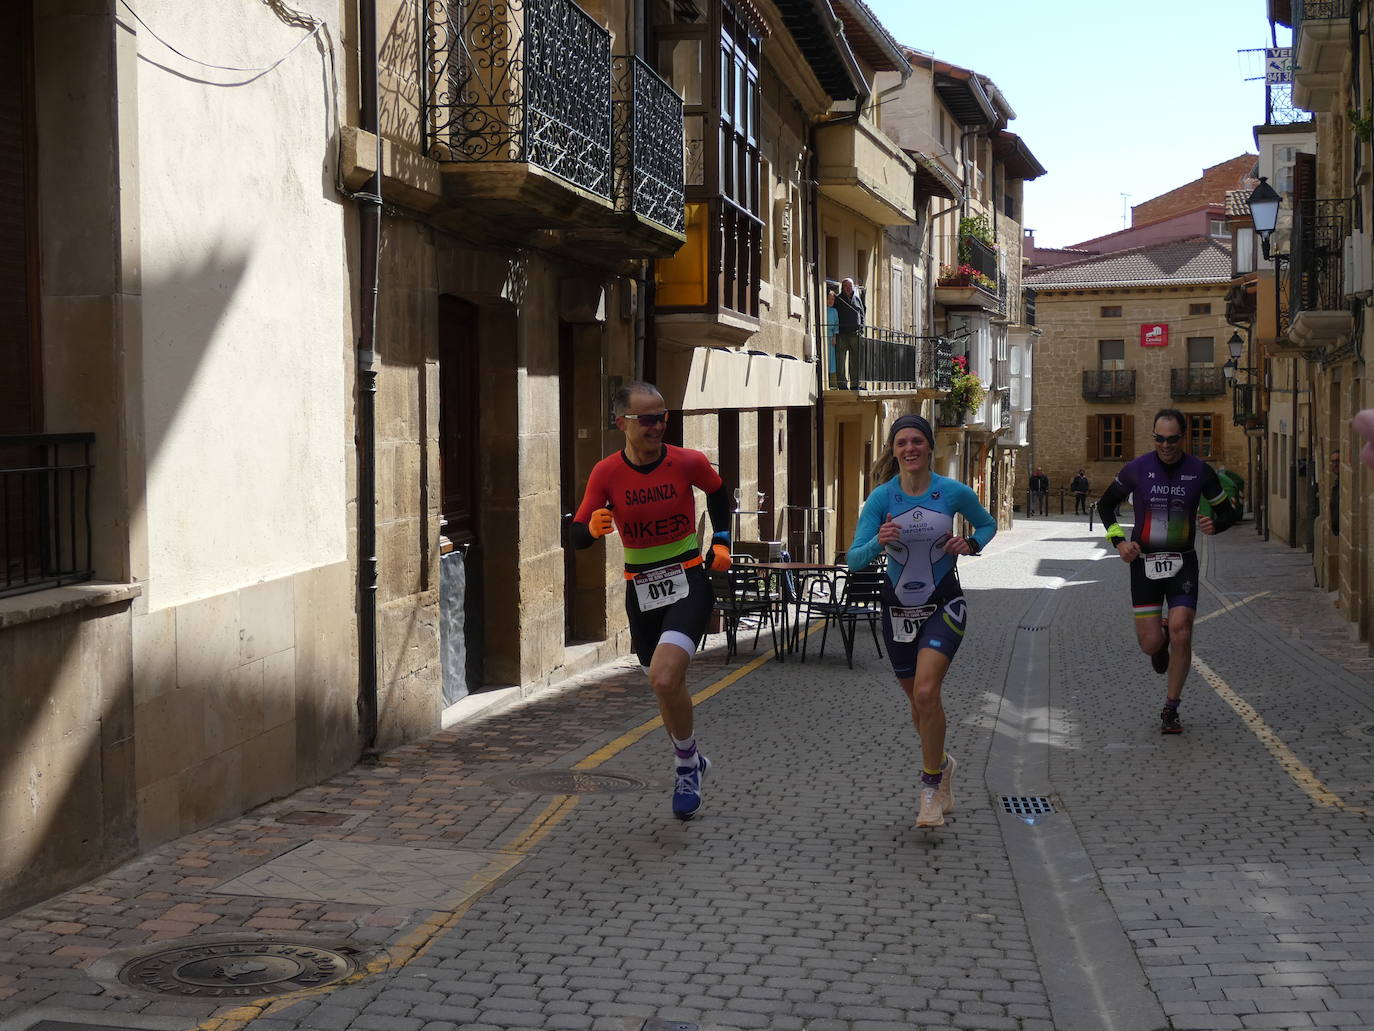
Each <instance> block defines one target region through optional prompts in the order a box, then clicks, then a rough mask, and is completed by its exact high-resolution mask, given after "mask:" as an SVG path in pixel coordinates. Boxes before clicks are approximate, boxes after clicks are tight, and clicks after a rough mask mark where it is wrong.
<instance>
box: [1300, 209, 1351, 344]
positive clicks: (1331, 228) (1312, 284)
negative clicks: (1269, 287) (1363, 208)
mask: <svg viewBox="0 0 1374 1031" xmlns="http://www.w3.org/2000/svg"><path fill="white" fill-rule="evenodd" d="M1350 207H1351V202H1350V201H1349V200H1348V199H1345V198H1342V199H1339V200H1303V201H1299V202H1298V203H1297V204H1296V205H1295V210H1294V212H1293V237H1292V242H1291V250H1290V253H1289V256H1288V264H1289V268H1288V288H1289V290H1290V292H1291V296H1290V298H1289V303H1288V309H1289V312H1290V313H1291V314H1292V316H1294V317H1296V316H1297V315H1298V314H1299V313H1300V312H1313V311H1340V310H1342V309H1344V308H1346V307H1347V305H1346V302H1345V296H1344V289H1343V280H1342V277H1343V274H1344V270H1343V268H1342V257H1343V255H1344V247H1345V238H1346V236H1347V235H1349V233H1350Z"/></svg>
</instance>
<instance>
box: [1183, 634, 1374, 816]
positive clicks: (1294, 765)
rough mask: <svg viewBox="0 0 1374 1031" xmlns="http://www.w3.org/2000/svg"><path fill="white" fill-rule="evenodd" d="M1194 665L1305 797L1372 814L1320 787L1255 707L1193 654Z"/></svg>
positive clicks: (1321, 804)
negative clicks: (1304, 793)
mask: <svg viewBox="0 0 1374 1031" xmlns="http://www.w3.org/2000/svg"><path fill="white" fill-rule="evenodd" d="M1193 666H1194V667H1195V668H1196V669H1197V671H1198V672H1199V673H1200V674H1202V678H1203V679H1204V680H1206V681H1207V683H1208V684H1210V685H1211V686H1212V690H1214V691H1215V692H1216V693H1217V694H1218V695H1220V696H1221V700H1222V701H1224V702H1225V703H1226V704H1227V705H1229V706H1230V707H1231V708H1232V709H1234V710H1235V713H1236V715H1237V716H1239V717H1240V719H1241V722H1242V723H1244V724H1245V725H1246V726H1247V727H1249V728H1250V732H1251V733H1253V734H1254V735H1255V737H1257V738H1259V740H1260V744H1262V745H1264V747H1265V748H1266V749H1268V751H1269V754H1270V755H1272V756H1273V757H1274V758H1275V759H1276V760H1278V764H1279V765H1280V766H1282V767H1283V769H1284V772H1285V773H1287V774H1288V776H1289V778H1290V779H1291V780H1292V781H1293V783H1294V784H1296V785H1297V786H1298V787H1300V788H1302V790H1303V791H1304V792H1306V794H1307V797H1308V798H1310V799H1312V801H1314V802H1316V803H1317V804H1318V805H1320V806H1325V807H1326V808H1328V809H1342V810H1344V811H1346V812H1348V813H1358V814H1360V815H1361V816H1369V815H1371V813H1370V811H1369V810H1368V809H1365V808H1363V807H1361V806H1357V805H1351V804H1350V803H1349V802H1347V801H1346V800H1345V799H1343V798H1341V796H1340V795H1338V794H1336V793H1335V792H1334V791H1332V790H1331V789H1330V788H1328V787H1327V786H1326V785H1325V784H1323V783H1322V782H1321V779H1320V778H1319V777H1318V776H1317V775H1316V774H1315V773H1313V772H1312V769H1311V768H1310V767H1309V766H1308V765H1307V764H1306V763H1304V762H1303V761H1302V760H1301V759H1299V758H1298V757H1297V756H1296V755H1294V754H1293V751H1292V749H1290V748H1289V747H1288V746H1287V745H1286V744H1284V743H1283V740H1282V739H1281V738H1280V737H1279V736H1278V735H1277V734H1275V733H1274V731H1273V729H1272V728H1271V727H1270V726H1269V724H1267V723H1265V722H1264V717H1262V716H1261V715H1260V714H1259V713H1258V712H1256V711H1255V708H1254V706H1252V705H1251V704H1250V703H1249V702H1247V701H1246V700H1245V699H1244V698H1242V697H1241V696H1240V695H1238V694H1236V692H1235V691H1234V690H1232V689H1231V685H1230V684H1228V683H1226V681H1225V680H1223V679H1221V677H1220V676H1219V675H1218V674H1217V672H1216V671H1215V670H1214V669H1212V667H1211V666H1209V665H1207V663H1205V662H1203V661H1202V660H1201V659H1199V658H1198V657H1197V655H1196V654H1194V655H1193Z"/></svg>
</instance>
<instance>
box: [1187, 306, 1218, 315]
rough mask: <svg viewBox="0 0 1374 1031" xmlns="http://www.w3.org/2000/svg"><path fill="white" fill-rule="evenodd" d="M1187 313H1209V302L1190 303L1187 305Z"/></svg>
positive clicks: (1210, 312)
mask: <svg viewBox="0 0 1374 1031" xmlns="http://www.w3.org/2000/svg"><path fill="white" fill-rule="evenodd" d="M1188 314H1189V315H1210V314H1212V306H1211V305H1210V304H1190V305H1188Z"/></svg>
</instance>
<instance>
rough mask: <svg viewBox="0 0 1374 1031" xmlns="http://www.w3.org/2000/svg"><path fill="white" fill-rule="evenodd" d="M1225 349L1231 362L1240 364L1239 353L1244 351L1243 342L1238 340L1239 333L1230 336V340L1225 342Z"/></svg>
mask: <svg viewBox="0 0 1374 1031" xmlns="http://www.w3.org/2000/svg"><path fill="white" fill-rule="evenodd" d="M1226 349H1227V350H1228V351H1230V352H1231V361H1232V362H1234V363H1236V364H1239V363H1240V352H1241V351H1243V350H1244V349H1245V341H1244V340H1242V339H1241V338H1240V332H1239V331H1237V332H1234V333H1232V334H1231V339H1230V340H1228V341H1226Z"/></svg>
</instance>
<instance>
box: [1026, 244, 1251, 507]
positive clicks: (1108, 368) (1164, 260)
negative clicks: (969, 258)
mask: <svg viewBox="0 0 1374 1031" xmlns="http://www.w3.org/2000/svg"><path fill="white" fill-rule="evenodd" d="M1230 278H1231V254H1230V247H1229V241H1228V242H1221V241H1217V240H1213V239H1210V238H1202V239H1192V240H1183V241H1175V242H1173V243H1168V244H1159V245H1155V246H1152V247H1144V248H1140V249H1138V250H1132V251H1124V252H1119V253H1117V254H1114V255H1106V256H1104V257H1102V258H1091V259H1086V260H1080V261H1076V262H1069V263H1065V264H1062V265H1056V266H1054V267H1052V268H1049V269H1046V270H1044V271H1041V272H1035V273H1031V274H1029V275H1027V277H1026V282H1027V284H1028V285H1030V286H1031V287H1032V288H1033V289H1034V290H1035V294H1036V316H1037V318H1036V321H1037V324H1038V326H1039V327H1040V329H1041V330H1042V331H1043V333H1044V336H1043V337H1042V338H1041V339H1040V341H1039V343H1038V345H1037V355H1036V363H1035V380H1034V404H1033V409H1032V420H1031V456H1030V457H1031V461H1030V463H1028V465H1029V466H1032V467H1033V466H1039V467H1040V468H1042V469H1043V470H1044V472H1045V474H1046V475H1047V476H1048V477H1049V481H1050V490H1051V505H1052V508H1051V511H1055V512H1057V511H1059V504H1060V502H1059V497H1060V494H1059V492H1060V491H1061V490H1064V491H1066V490H1067V488H1068V486H1069V481H1070V480H1072V478H1073V477H1074V475H1075V474H1076V473H1077V471H1078V469H1080V468H1083V469H1085V470H1086V473H1087V476H1088V480H1089V483H1090V484H1091V494H1092V495H1093V496H1096V495H1097V494H1100V493H1101V491H1102V490H1103V489H1105V488H1106V486H1107V484H1109V483H1110V482H1111V479H1112V477H1113V476H1114V475H1115V474H1116V471H1117V470H1118V469H1119V468H1120V467H1121V465H1122V464H1123V463H1124V462H1125V461H1126V460H1128V459H1130V458H1133V457H1135V456H1136V455H1138V454H1141V453H1143V452H1144V451H1146V450H1148V449H1149V448H1150V447H1152V446H1153V445H1152V442H1151V440H1150V434H1151V431H1152V423H1153V416H1154V413H1155V412H1156V411H1157V410H1159V409H1160V408H1165V407H1169V408H1177V409H1179V410H1180V411H1182V412H1183V413H1184V415H1185V417H1186V418H1187V420H1188V423H1189V425H1188V427H1187V428H1186V432H1187V434H1188V444H1189V449H1190V450H1191V451H1192V452H1193V453H1194V454H1196V455H1198V456H1199V457H1201V458H1204V459H1206V460H1207V461H1208V462H1210V463H1211V464H1212V465H1213V466H1223V465H1224V466H1234V467H1235V468H1237V470H1241V469H1244V468H1245V466H1246V460H1247V456H1246V438H1245V436H1244V434H1243V433H1241V432H1239V431H1237V430H1236V429H1235V428H1234V427H1233V426H1232V419H1231V414H1232V411H1231V407H1232V406H1231V398H1230V395H1229V393H1228V389H1227V386H1226V383H1225V378H1224V377H1223V375H1222V371H1223V370H1222V366H1223V364H1224V363H1225V361H1226V360H1227V357H1228V349H1227V342H1228V340H1229V338H1230V336H1231V334H1232V333H1233V332H1234V328H1233V327H1232V326H1230V325H1228V324H1227V322H1226V291H1227V288H1228V287H1229V285H1230ZM1127 283H1129V285H1126V284H1127ZM1029 471H1030V470H1027V469H1023V470H1022V473H1023V475H1021V476H1020V477H1019V478H1018V483H1017V494H1018V497H1019V498H1022V499H1024V498H1025V497H1026V492H1027V490H1028V488H1029V483H1028V477H1029ZM1072 503H1073V502H1072V497H1071V496H1070V497H1068V498H1067V501H1066V508H1065V511H1068V512H1072V511H1073V508H1072Z"/></svg>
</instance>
